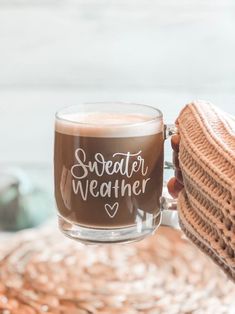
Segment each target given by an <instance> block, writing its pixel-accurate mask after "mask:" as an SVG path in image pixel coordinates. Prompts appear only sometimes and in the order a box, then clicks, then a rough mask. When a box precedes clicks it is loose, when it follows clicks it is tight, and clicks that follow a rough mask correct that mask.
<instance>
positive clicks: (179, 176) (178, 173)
mask: <svg viewBox="0 0 235 314" xmlns="http://www.w3.org/2000/svg"><path fill="white" fill-rule="evenodd" d="M175 178H176V180H177V181H178V182H179V183H181V184H182V185H183V184H184V181H183V176H182V172H181V170H180V169H175Z"/></svg>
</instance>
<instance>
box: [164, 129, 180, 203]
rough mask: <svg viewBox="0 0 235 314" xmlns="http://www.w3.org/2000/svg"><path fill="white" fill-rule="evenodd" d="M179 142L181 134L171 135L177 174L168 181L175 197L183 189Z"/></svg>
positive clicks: (170, 190) (170, 191)
mask: <svg viewBox="0 0 235 314" xmlns="http://www.w3.org/2000/svg"><path fill="white" fill-rule="evenodd" d="M179 143H180V135H179V134H175V135H173V136H172V137H171V146H172V149H173V164H174V167H175V176H174V177H173V178H171V179H170V180H169V181H168V183H167V188H168V192H169V193H170V195H171V196H172V197H173V198H177V197H178V194H179V192H180V191H181V190H182V189H183V187H184V183H183V177H182V172H181V170H180V165H179Z"/></svg>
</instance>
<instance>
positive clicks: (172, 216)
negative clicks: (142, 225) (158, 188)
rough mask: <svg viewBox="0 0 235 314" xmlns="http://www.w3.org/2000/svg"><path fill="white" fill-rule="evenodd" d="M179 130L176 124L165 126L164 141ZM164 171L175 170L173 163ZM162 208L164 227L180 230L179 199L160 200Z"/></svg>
mask: <svg viewBox="0 0 235 314" xmlns="http://www.w3.org/2000/svg"><path fill="white" fill-rule="evenodd" d="M177 133H178V129H177V127H176V126H175V125H174V124H166V125H164V139H165V140H166V139H167V138H168V137H169V136H172V135H173V134H177ZM164 169H174V165H173V163H171V162H168V161H166V162H165V164H164ZM160 208H161V212H162V222H161V225H162V226H168V227H173V228H176V229H180V226H179V219H178V212H177V199H173V198H170V197H166V196H161V198H160Z"/></svg>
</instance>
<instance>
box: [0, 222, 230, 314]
mask: <svg viewBox="0 0 235 314" xmlns="http://www.w3.org/2000/svg"><path fill="white" fill-rule="evenodd" d="M0 254H1V255H0V256H1V262H0V313H1V314H35V313H50V314H51V313H53V314H57V313H58V314H62V313H63V314H93V313H94V314H117V313H118V314H140V313H144V314H158V313H160V314H164V313H166V314H174V313H175V314H179V313H180V314H181V313H182V314H190V313H195V314H205V313H213V314H222V313H224V314H229V313H231V314H233V313H235V286H234V285H233V284H232V283H231V282H229V281H228V280H227V278H226V277H225V275H224V274H223V273H222V272H221V271H220V270H219V269H218V268H217V267H216V266H215V265H214V264H213V263H212V262H211V261H210V260H209V259H208V258H207V257H206V256H204V255H203V254H202V253H201V252H200V251H199V250H198V249H197V248H196V247H194V246H193V245H192V244H191V243H190V242H188V241H187V240H185V239H183V238H182V233H181V232H179V231H176V230H172V229H169V228H163V227H162V228H159V230H158V231H157V233H156V234H155V235H154V236H151V237H148V238H147V239H145V240H143V241H141V242H138V243H133V244H127V245H103V246H84V245H82V244H79V243H76V242H75V241H72V240H69V239H66V238H65V237H64V236H62V235H61V234H60V233H59V232H58V231H57V229H56V227H54V226H49V227H46V228H43V229H42V230H35V231H25V232H21V233H18V234H17V235H16V236H14V237H12V238H11V239H10V240H7V239H6V238H5V239H4V240H3V241H2V242H0Z"/></svg>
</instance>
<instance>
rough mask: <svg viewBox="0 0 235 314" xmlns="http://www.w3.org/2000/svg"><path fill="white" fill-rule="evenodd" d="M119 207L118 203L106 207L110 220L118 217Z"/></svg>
mask: <svg viewBox="0 0 235 314" xmlns="http://www.w3.org/2000/svg"><path fill="white" fill-rule="evenodd" d="M118 207H119V204H118V202H116V203H114V204H113V205H109V204H105V205H104V208H105V210H106V213H107V214H108V215H109V217H110V218H113V217H114V216H115V215H116V213H117V211H118Z"/></svg>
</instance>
